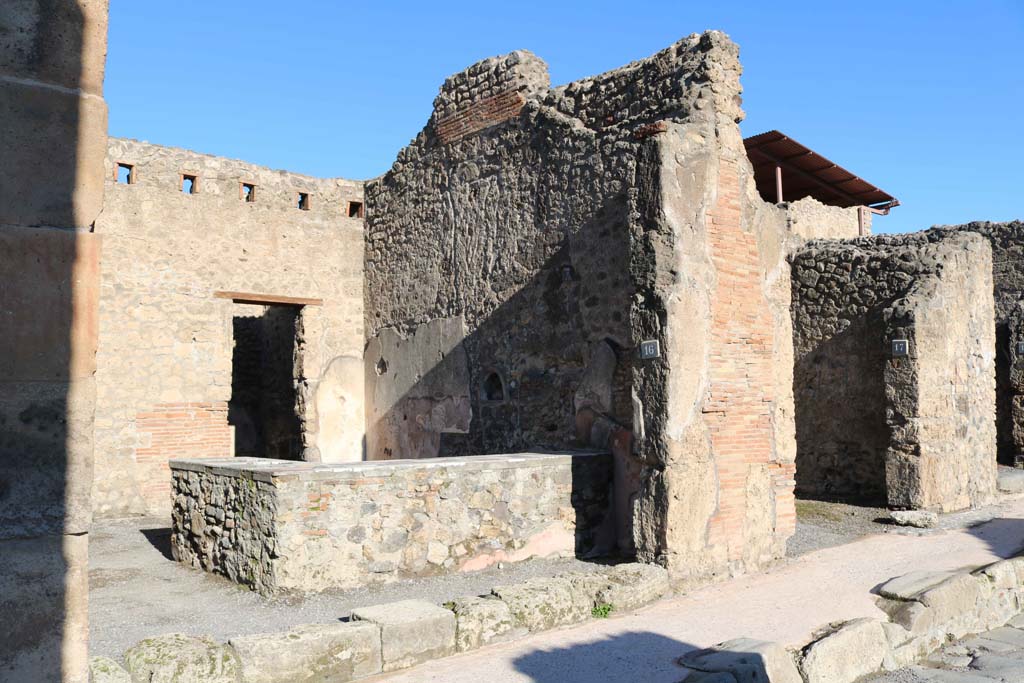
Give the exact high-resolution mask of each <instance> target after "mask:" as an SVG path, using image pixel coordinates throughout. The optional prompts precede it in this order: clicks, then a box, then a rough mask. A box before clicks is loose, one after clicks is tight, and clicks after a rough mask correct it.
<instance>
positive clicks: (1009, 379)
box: [940, 220, 1024, 465]
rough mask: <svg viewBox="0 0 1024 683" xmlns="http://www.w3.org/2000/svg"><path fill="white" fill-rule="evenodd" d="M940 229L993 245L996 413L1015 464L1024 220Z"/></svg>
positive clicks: (1023, 430) (1022, 419)
mask: <svg viewBox="0 0 1024 683" xmlns="http://www.w3.org/2000/svg"><path fill="white" fill-rule="evenodd" d="M940 230H951V231H961V232H973V233H977V234H979V235H982V236H983V237H985V238H986V239H987V240H988V241H989V244H990V245H991V246H992V285H993V293H994V295H995V312H996V382H997V384H996V414H997V421H996V427H997V433H998V438H999V461H1000V462H1001V463H1003V464H1006V465H1012V464H1014V463H1016V462H1017V461H1019V460H1021V459H1022V458H1024V440H1022V437H1021V436H1020V435H1022V434H1024V398H1021V397H1022V396H1024V387H1022V386H1021V384H1020V383H1019V381H1018V380H1016V379H1015V378H1014V377H1013V374H1014V364H1015V363H1016V362H1017V353H1016V346H1015V342H1014V341H1013V339H1015V338H1016V336H1015V335H1017V334H1018V333H1019V331H1016V330H1015V329H1014V328H1013V326H1012V321H1011V318H1012V314H1013V311H1014V309H1015V307H1016V306H1017V305H1018V303H1019V302H1020V301H1021V299H1022V298H1024V223H1022V222H1021V221H1019V220H1018V221H1010V222H1008V223H990V222H987V221H978V222H975V223H967V224H966V225H958V226H943V227H941V228H940Z"/></svg>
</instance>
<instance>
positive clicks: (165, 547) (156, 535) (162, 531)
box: [139, 527, 174, 562]
mask: <svg viewBox="0 0 1024 683" xmlns="http://www.w3.org/2000/svg"><path fill="white" fill-rule="evenodd" d="M139 531H140V532H141V533H142V535H143V536H145V537H146V540H147V541H149V543H150V545H152V546H153V547H154V548H156V549H157V550H159V551H160V554H161V555H163V556H164V557H165V558H166V559H168V560H171V561H172V562H173V561H174V555H172V554H171V529H170V527H156V528H154V529H139Z"/></svg>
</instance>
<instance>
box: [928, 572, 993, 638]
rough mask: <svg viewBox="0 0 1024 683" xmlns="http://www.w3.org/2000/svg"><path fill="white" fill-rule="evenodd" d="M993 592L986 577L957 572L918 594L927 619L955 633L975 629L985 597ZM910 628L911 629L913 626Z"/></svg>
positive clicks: (934, 624) (962, 633)
mask: <svg viewBox="0 0 1024 683" xmlns="http://www.w3.org/2000/svg"><path fill="white" fill-rule="evenodd" d="M991 593H992V588H991V586H990V584H989V581H988V579H986V578H983V577H976V576H972V575H971V574H958V575H957V576H954V577H952V578H949V579H946V580H945V581H943V582H942V583H940V584H938V585H937V586H935V587H933V588H929V589H928V590H926V591H925V592H923V593H921V594H920V595H919V596H918V598H917V599H918V600H919V601H920V602H921V604H922V605H924V606H925V607H926V608H927V610H928V613H927V617H926V623H928V624H930V625H932V626H940V625H941V628H944V629H945V630H946V632H947V633H951V634H953V635H955V636H957V637H960V636H963V635H965V634H967V633H969V632H970V631H972V630H978V629H977V625H978V624H979V619H980V618H981V616H982V615H983V614H984V612H985V610H986V607H987V606H986V605H985V603H984V601H985V600H987V599H988V597H989V596H990V595H991ZM912 630H913V629H912Z"/></svg>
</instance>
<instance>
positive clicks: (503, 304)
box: [366, 52, 632, 458]
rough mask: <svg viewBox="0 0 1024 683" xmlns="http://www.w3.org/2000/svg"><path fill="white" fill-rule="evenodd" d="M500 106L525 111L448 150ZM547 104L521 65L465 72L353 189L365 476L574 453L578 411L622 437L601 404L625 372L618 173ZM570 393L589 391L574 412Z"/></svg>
mask: <svg viewBox="0 0 1024 683" xmlns="http://www.w3.org/2000/svg"><path fill="white" fill-rule="evenodd" d="M501 93H515V95H516V97H520V98H523V99H524V100H526V101H525V104H524V106H523V107H522V108H521V112H518V113H517V114H516V115H514V116H512V115H507V114H503V115H502V116H500V117H491V118H489V119H487V121H486V124H487V125H486V126H485V125H484V123H483V122H478V125H477V126H476V127H475V130H476V134H474V135H470V134H469V133H468V132H464V133H462V134H460V135H459V136H454V137H453V136H452V135H449V134H448V133H447V132H446V131H447V130H448V128H447V126H448V123H447V122H448V121H450V119H451V118H452V117H453V116H460V115H461V114H460V112H465V111H470V110H475V109H474V108H476V107H478V106H479V105H480V103H481V102H482V101H484V100H485V99H487V98H491V97H494V96H495V95H496V94H501ZM548 96H549V90H548V80H547V69H546V66H545V65H544V64H543V62H541V61H540V60H539V59H537V58H536V57H535V56H533V55H531V54H529V53H527V52H515V53H512V54H510V55H508V56H506V57H502V58H492V59H489V60H485V61H484V62H481V63H480V64H477V65H474V66H472V67H470V68H469V69H467V70H466V72H464V73H462V74H457V75H456V76H453V77H451V78H449V79H448V81H446V83H445V85H444V86H443V87H442V90H441V94H440V95H439V96H438V98H437V100H436V101H435V110H434V114H433V116H432V118H431V121H430V122H429V123H428V125H427V127H426V128H425V129H424V131H423V132H422V133H421V134H420V135H419V136H418V137H417V139H416V140H415V141H414V142H413V144H412V145H410V146H409V147H407V148H406V149H404V150H402V151H401V152H400V153H399V155H398V161H397V162H396V163H395V165H394V168H393V169H392V170H391V171H390V172H389V173H387V174H385V176H384V177H383V178H382V179H380V180H379V181H374V182H371V183H369V184H368V186H367V247H366V249H367V269H366V272H367V280H366V301H367V309H366V316H367V334H368V341H369V343H368V346H367V354H366V367H367V384H366V386H367V395H368V396H369V397H371V400H370V401H368V415H367V423H368V426H367V432H368V434H367V445H368V457H370V458H389V457H393V458H409V457H413V458H416V457H430V456H436V455H438V454H440V455H452V454H470V453H473V454H475V453H495V452H509V451H518V450H524V449H529V448H564V447H568V446H572V445H581V444H583V445H585V444H587V443H588V442H589V425H586V426H584V427H582V428H581V427H579V426H578V425H577V420H576V414H577V412H578V410H581V409H584V408H589V409H592V411H593V413H596V414H598V415H599V416H601V418H602V419H603V420H604V421H605V422H606V423H607V424H608V425H609V426H610V427H611V428H614V427H616V426H628V424H629V422H630V420H631V417H630V412H631V408H632V405H631V403H630V402H629V401H628V400H627V401H624V402H622V401H620V402H619V403H618V404H615V402H614V401H613V396H614V395H615V394H622V393H625V394H626V395H627V396H628V393H629V392H628V385H627V386H626V387H625V388H624V389H623V387H622V381H623V380H624V379H625V377H626V376H625V375H623V374H621V373H620V374H619V379H620V383H619V385H620V386H619V391H618V392H616V391H614V390H613V389H612V385H613V384H614V378H615V372H614V371H615V368H617V367H620V366H621V365H622V364H623V363H627V362H628V361H627V360H626V359H625V358H623V356H624V355H626V354H628V352H627V351H625V348H626V347H627V346H628V344H629V333H628V326H627V320H626V312H627V308H628V296H629V293H628V262H627V258H628V252H627V251H626V249H625V239H626V232H625V221H626V217H625V216H626V210H627V199H626V196H625V192H626V185H625V183H624V182H623V179H624V177H625V176H626V175H628V168H624V165H626V164H627V163H628V162H627V161H626V160H625V159H624V158H623V157H622V156H621V155H613V156H610V157H608V158H605V156H604V155H602V152H601V149H600V146H599V143H598V140H597V139H596V136H595V135H594V133H593V131H590V130H587V129H581V128H579V127H578V126H576V125H574V123H573V121H571V120H569V119H566V118H565V117H563V116H560V115H558V113H557V112H556V111H555V110H554V109H553V108H552V107H551V106H549V105H541V104H540V100H541V98H543V97H548ZM608 348H611V349H612V356H611V362H610V364H609V365H608V366H607V367H605V365H604V364H603V358H604V351H605V349H608ZM598 366H600V367H598ZM492 375H493V376H494V382H495V384H496V386H498V387H499V388H498V391H497V393H496V394H493V395H489V394H488V392H486V391H485V385H486V384H487V383H488V380H489V378H491V377H492ZM585 377H591V378H594V382H595V383H596V384H598V385H600V387H599V388H598V390H597V391H594V392H587V393H588V395H587V396H582V395H581V396H579V397H577V394H578V393H579V392H580V390H581V389H582V388H583V385H584V383H585ZM593 419H594V418H593V417H589V418H588V421H589V422H592V421H593ZM581 429H582V431H583V432H586V433H584V434H583V435H582V438H581V439H580V438H577V432H578V431H580V430H581ZM607 432H608V428H606V429H605V436H604V439H603V440H600V441H601V442H599V443H597V444H595V445H597V446H598V447H605V446H606V445H607Z"/></svg>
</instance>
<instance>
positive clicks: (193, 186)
mask: <svg viewBox="0 0 1024 683" xmlns="http://www.w3.org/2000/svg"><path fill="white" fill-rule="evenodd" d="M180 178H181V187H180V189H181V191H182V193H183V194H197V193H198V192H199V176H195V175H189V174H188V173H182V174H181V176H180ZM117 182H118V183H119V184H121V185H134V184H135V167H134V166H133V165H131V164H122V163H118V165H117ZM238 198H239V199H241V200H242V201H244V202H246V203H247V204H251V203H253V202H255V201H256V185H254V184H253V183H239V184H238ZM296 204H297V206H298V208H300V209H302V210H303V211H309V209H310V206H311V203H310V197H309V193H308V192H300V193H299V198H298V202H296ZM348 217H349V218H362V217H363V203H362V202H349V203H348Z"/></svg>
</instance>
